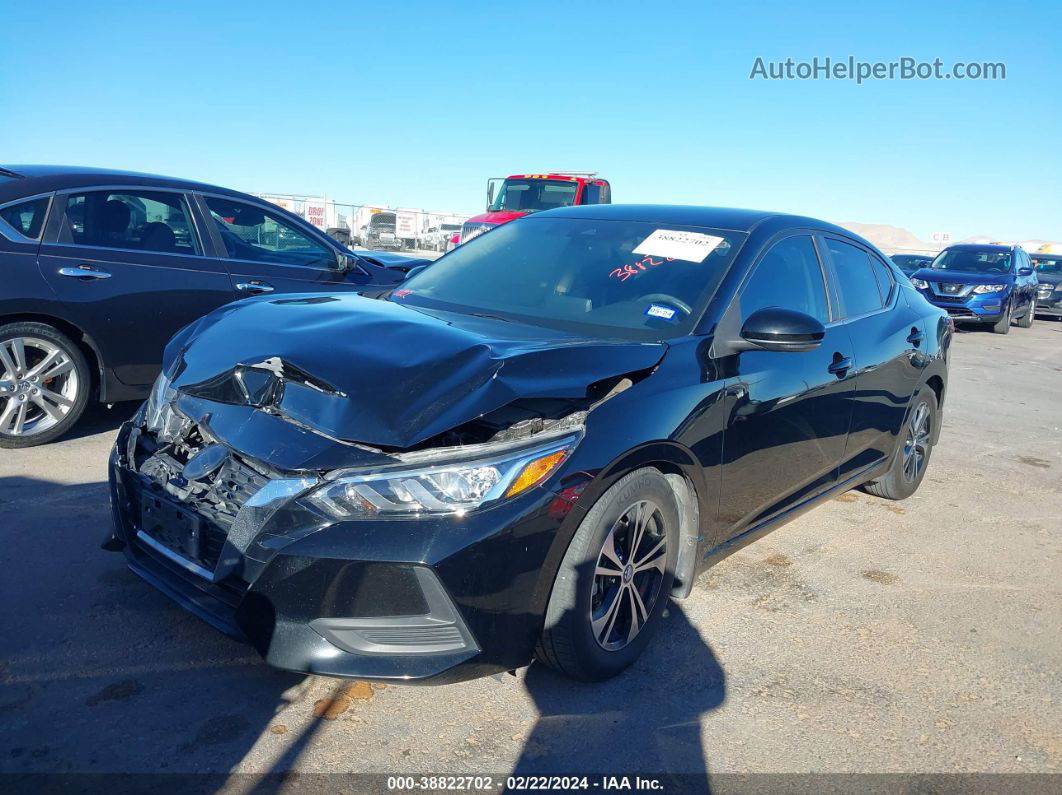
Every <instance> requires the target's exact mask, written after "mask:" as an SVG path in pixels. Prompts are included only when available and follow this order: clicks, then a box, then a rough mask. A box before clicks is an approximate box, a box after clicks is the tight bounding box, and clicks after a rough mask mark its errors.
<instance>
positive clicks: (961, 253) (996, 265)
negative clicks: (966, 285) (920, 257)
mask: <svg viewBox="0 0 1062 795" xmlns="http://www.w3.org/2000/svg"><path fill="white" fill-rule="evenodd" d="M929 267H931V268H933V269H934V270H944V271H969V272H970V273H1007V272H1009V271H1010V252H1009V251H998V250H992V249H986V250H981V251H978V250H977V249H969V248H949V249H945V250H944V251H942V252H940V253H939V254H937V258H936V259H935V260H933V264H932V265H930V266H929Z"/></svg>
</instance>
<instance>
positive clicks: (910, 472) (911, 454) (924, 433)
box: [863, 390, 940, 500]
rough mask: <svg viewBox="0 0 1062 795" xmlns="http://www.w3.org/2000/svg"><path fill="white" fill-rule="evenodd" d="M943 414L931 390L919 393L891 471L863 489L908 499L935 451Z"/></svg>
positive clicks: (919, 482)
mask: <svg viewBox="0 0 1062 795" xmlns="http://www.w3.org/2000/svg"><path fill="white" fill-rule="evenodd" d="M939 417H940V411H939V409H938V408H937V396H936V395H935V394H934V393H933V392H932V391H931V390H926V391H925V392H922V393H919V394H918V395H916V396H915V399H914V402H913V404H912V406H911V411H910V413H909V414H908V416H907V422H906V423H905V424H904V427H903V430H902V431H901V432H900V439H901V443H900V444H898V445H897V446H896V452H895V453H894V454H893V457H892V462H891V463H890V464H889V469H888V471H887V472H886V473H885V475H884V476H883V477H882V478H880V479H879V480H876V481H873V482H871V483H865V484H864V485H863V490H864V491H866V492H867V493H868V494H873V495H874V496H875V497H883V498H884V499H886V500H905V499H907V498H908V497H910V496H911V495H912V494H914V493H915V492H916V491H918V487H919V486H920V485H922V478H923V477H925V474H926V467H927V466H929V456H930V454H932V452H933V434H934V433H936V427H937V422H938V420H939Z"/></svg>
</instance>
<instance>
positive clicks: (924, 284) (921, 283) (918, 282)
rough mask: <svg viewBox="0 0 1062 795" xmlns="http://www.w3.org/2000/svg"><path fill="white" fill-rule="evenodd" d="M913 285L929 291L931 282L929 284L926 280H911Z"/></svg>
mask: <svg viewBox="0 0 1062 795" xmlns="http://www.w3.org/2000/svg"><path fill="white" fill-rule="evenodd" d="M911 284H913V285H914V286H915V287H917V288H918V289H919V290H928V289H929V282H927V281H926V280H925V279H911Z"/></svg>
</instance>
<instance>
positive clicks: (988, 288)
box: [973, 284, 1007, 295]
mask: <svg viewBox="0 0 1062 795" xmlns="http://www.w3.org/2000/svg"><path fill="white" fill-rule="evenodd" d="M1006 289H1007V285H1005V284H979V285H977V286H976V287H974V288H973V292H974V293H976V294H978V295H984V294H985V293H1001V292H1003V291H1004V290H1006Z"/></svg>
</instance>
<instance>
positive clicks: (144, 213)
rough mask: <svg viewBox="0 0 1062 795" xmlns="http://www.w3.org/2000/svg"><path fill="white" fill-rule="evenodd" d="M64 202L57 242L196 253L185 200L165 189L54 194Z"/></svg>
mask: <svg viewBox="0 0 1062 795" xmlns="http://www.w3.org/2000/svg"><path fill="white" fill-rule="evenodd" d="M58 200H59V201H62V202H64V207H63V219H62V223H61V225H60V228H59V242H60V243H76V244H80V245H84V246H102V247H104V248H121V249H134V250H139V251H155V252H159V253H163V254H198V253H199V246H198V243H197V242H196V239H195V235H194V234H193V232H192V225H191V222H190V221H189V218H190V214H189V212H188V204H187V203H186V202H185V199H184V196H183V195H181V194H180V193H169V192H166V191H103V190H101V191H91V192H88V193H73V194H69V195H67V196H66V197H60V198H59V199H58Z"/></svg>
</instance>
